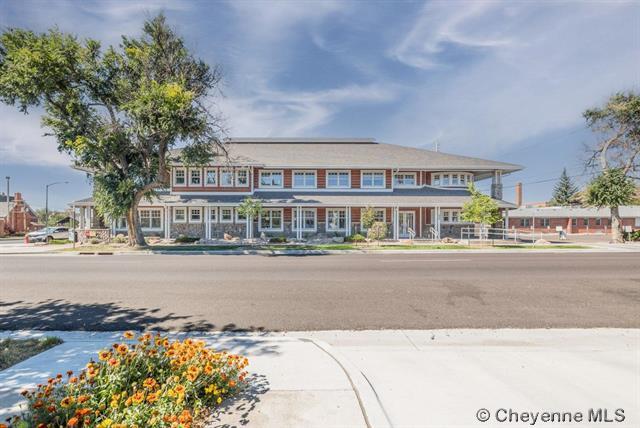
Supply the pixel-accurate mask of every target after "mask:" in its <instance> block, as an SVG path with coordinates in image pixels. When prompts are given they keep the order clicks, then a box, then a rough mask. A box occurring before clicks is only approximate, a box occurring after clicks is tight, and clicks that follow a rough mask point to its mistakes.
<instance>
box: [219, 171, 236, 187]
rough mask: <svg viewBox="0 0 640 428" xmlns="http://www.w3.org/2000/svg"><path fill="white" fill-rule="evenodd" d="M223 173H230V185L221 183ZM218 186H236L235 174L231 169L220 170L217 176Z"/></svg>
mask: <svg viewBox="0 0 640 428" xmlns="http://www.w3.org/2000/svg"><path fill="white" fill-rule="evenodd" d="M225 172H230V173H231V184H225V183H224V182H223V181H222V175H223V174H224V173H225ZM218 184H219V185H220V187H235V184H236V174H235V171H234V170H233V168H220V172H219V174H218Z"/></svg>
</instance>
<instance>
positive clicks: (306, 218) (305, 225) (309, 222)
mask: <svg viewBox="0 0 640 428" xmlns="http://www.w3.org/2000/svg"><path fill="white" fill-rule="evenodd" d="M300 211H301V213H300V216H301V217H302V230H316V210H314V209H309V208H306V209H302V210H300ZM292 215H293V230H298V210H297V209H295V208H294V209H293V214H292Z"/></svg>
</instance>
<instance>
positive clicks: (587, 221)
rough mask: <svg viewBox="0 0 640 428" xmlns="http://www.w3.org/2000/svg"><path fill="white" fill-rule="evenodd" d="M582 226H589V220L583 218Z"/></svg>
mask: <svg viewBox="0 0 640 428" xmlns="http://www.w3.org/2000/svg"><path fill="white" fill-rule="evenodd" d="M582 224H583V225H585V226H589V219H588V218H583V219H582Z"/></svg>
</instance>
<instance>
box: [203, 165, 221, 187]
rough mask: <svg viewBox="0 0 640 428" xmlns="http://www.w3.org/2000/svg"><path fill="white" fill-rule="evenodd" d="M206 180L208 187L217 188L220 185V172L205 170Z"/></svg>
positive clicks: (211, 169) (210, 169)
mask: <svg viewBox="0 0 640 428" xmlns="http://www.w3.org/2000/svg"><path fill="white" fill-rule="evenodd" d="M205 180H206V181H205V183H206V185H207V186H216V185H217V184H218V171H216V170H215V169H213V168H207V169H205Z"/></svg>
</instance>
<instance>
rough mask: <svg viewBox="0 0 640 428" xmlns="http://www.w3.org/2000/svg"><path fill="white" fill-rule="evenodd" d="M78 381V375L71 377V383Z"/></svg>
mask: <svg viewBox="0 0 640 428" xmlns="http://www.w3.org/2000/svg"><path fill="white" fill-rule="evenodd" d="M76 382H78V378H77V377H75V376H73V377H70V378H69V383H76Z"/></svg>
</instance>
